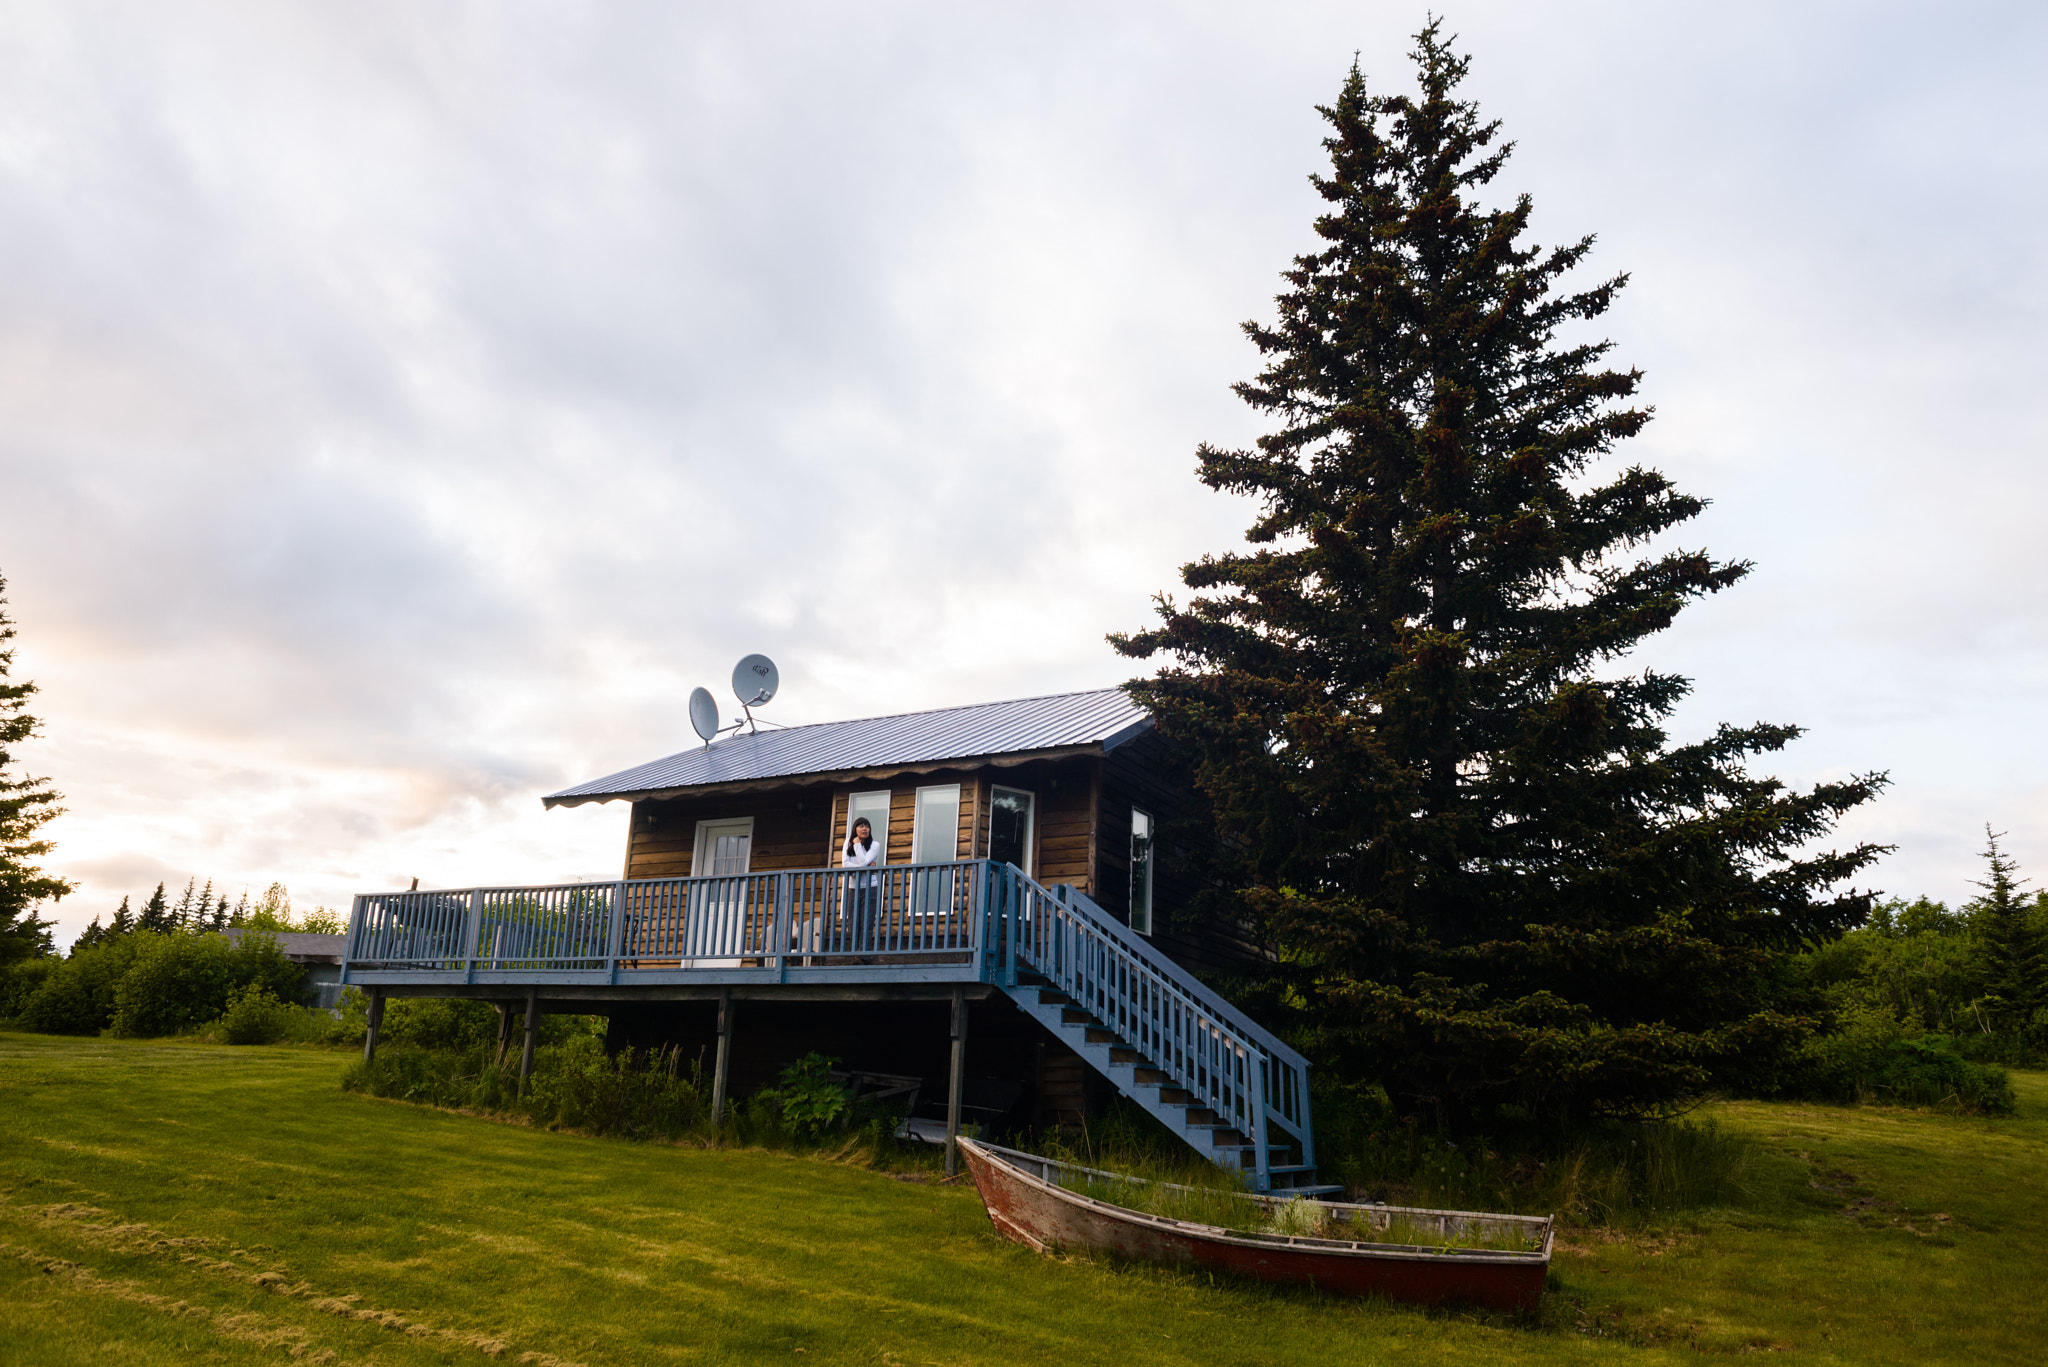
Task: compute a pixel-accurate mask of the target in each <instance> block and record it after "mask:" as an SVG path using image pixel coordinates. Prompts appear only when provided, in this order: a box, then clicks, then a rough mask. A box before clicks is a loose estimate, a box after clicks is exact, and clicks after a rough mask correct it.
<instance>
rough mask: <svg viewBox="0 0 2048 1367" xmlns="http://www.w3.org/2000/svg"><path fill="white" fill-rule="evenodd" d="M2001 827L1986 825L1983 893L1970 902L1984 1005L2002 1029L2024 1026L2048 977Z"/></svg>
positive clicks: (2040, 999) (2040, 998)
mask: <svg viewBox="0 0 2048 1367" xmlns="http://www.w3.org/2000/svg"><path fill="white" fill-rule="evenodd" d="M2004 834H2005V833H2004V832H2002V831H1993V830H1992V829H1991V826H1990V824H1989V823H1986V825H1985V827H1984V845H1985V848H1984V856H1983V857H1984V862H1985V864H1986V866H1987V869H1986V872H1987V873H1988V875H1989V876H1988V877H1986V878H1983V879H1980V880H1977V886H1978V887H1980V888H1982V889H1984V895H1983V896H1982V897H1979V898H1977V899H1976V900H1975V901H1974V902H1972V903H1971V904H1970V920H1971V924H1972V925H1973V926H1974V927H1975V929H1976V931H1977V943H1978V945H1979V950H1978V953H1979V954H1980V956H1981V957H1982V961H1983V965H1984V988H1985V995H1984V1001H1983V1006H1984V1008H1985V1011H1986V1014H1988V1015H1989V1016H1990V1018H1991V1020H1992V1022H1993V1023H1994V1024H1995V1025H1997V1026H1998V1027H1999V1028H2000V1029H2001V1030H2012V1031H2019V1030H2025V1029H2026V1028H2027V1027H2028V1026H2029V1024H2030V1023H2031V1022H2032V1020H2033V1015H2034V1011H2035V1009H2036V1008H2037V1007H2039V1006H2041V1005H2042V1004H2043V985H2044V981H2048V952H2044V947H2043V945H2042V944H2041V942H2040V936H2039V934H2038V932H2037V930H2036V927H2035V925H2034V916H2033V914H2032V913H2033V908H2032V907H2030V906H2029V905H2028V904H2027V902H2026V901H2025V900H2023V899H2022V898H2021V896H2020V892H2021V889H2023V888H2024V887H2026V883H2027V880H2025V879H2022V878H2021V877H2020V876H2019V872H2020V868H2019V865H2018V864H2016V863H2014V862H2013V861H2012V860H2011V859H2010V858H2008V857H2007V856H2006V854H2005V852H2004V851H2003V850H2001V849H1999V848H1998V842H1999V841H2000V840H2001V839H2003V838H2004Z"/></svg>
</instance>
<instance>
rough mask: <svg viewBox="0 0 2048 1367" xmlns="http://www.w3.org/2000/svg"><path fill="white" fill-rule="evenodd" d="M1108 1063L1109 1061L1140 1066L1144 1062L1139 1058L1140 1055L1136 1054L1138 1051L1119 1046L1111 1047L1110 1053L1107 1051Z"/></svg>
mask: <svg viewBox="0 0 2048 1367" xmlns="http://www.w3.org/2000/svg"><path fill="white" fill-rule="evenodd" d="M1109 1061H1110V1062H1111V1063H1138V1064H1142V1063H1144V1062H1145V1060H1144V1058H1143V1057H1142V1056H1141V1055H1140V1054H1139V1053H1138V1051H1137V1050H1135V1049H1132V1048H1129V1047H1120V1046H1112V1047H1111V1048H1110V1051H1109Z"/></svg>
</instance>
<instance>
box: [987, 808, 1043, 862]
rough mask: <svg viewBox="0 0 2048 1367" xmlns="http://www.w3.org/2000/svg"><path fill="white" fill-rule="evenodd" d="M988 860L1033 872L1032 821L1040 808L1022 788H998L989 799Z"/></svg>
mask: <svg viewBox="0 0 2048 1367" xmlns="http://www.w3.org/2000/svg"><path fill="white" fill-rule="evenodd" d="M988 805H989V814H988V857H989V858H991V859H993V860H995V861H996V862H997V863H998V864H1015V865H1016V866H1017V867H1018V868H1020V869H1022V870H1023V871H1024V872H1025V873H1027V874H1028V873H1030V872H1031V818H1032V808H1033V807H1035V806H1036V805H1037V799H1035V798H1034V797H1033V796H1032V795H1031V794H1030V793H1027V792H1024V791H1023V790H1022V789H1019V788H998V789H996V790H995V792H994V794H993V795H992V796H991V797H990V798H989V804H988Z"/></svg>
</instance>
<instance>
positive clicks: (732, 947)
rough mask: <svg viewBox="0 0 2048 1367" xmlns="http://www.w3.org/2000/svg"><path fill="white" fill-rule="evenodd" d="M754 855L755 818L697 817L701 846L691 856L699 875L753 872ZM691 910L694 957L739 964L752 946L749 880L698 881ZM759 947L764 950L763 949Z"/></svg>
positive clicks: (708, 963)
mask: <svg viewBox="0 0 2048 1367" xmlns="http://www.w3.org/2000/svg"><path fill="white" fill-rule="evenodd" d="M753 859H754V818H752V817H750V816H742V817H733V818H730V819H727V820H723V821H700V822H698V823H697V850H696V853H695V854H694V855H693V856H691V859H690V874H691V876H692V877H693V878H735V877H738V876H740V875H743V874H745V873H747V872H749V866H750V865H751V864H752V863H753ZM695 887H696V892H695V895H694V896H692V897H691V898H690V916H691V919H692V920H694V921H695V922H696V924H695V925H694V926H693V927H691V933H690V935H689V942H690V957H691V958H692V959H693V960H694V961H695V962H696V964H697V965H698V966H699V967H702V968H737V967H738V966H739V962H740V961H739V957H738V956H739V955H740V954H741V953H743V952H745V951H746V949H747V945H746V929H747V927H746V919H747V897H746V885H745V884H744V883H713V884H710V885H708V886H707V885H703V884H698V885H695ZM757 952H758V950H757Z"/></svg>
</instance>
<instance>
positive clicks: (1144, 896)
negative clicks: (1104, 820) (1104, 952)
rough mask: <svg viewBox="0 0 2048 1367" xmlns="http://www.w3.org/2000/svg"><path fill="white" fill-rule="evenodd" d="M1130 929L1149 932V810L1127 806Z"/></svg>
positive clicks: (1150, 902)
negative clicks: (1129, 813)
mask: <svg viewBox="0 0 2048 1367" xmlns="http://www.w3.org/2000/svg"><path fill="white" fill-rule="evenodd" d="M1131 929H1132V930H1135V931H1137V932H1138V933H1139V934H1140V935H1150V934H1151V933H1152V814H1151V813H1150V812H1144V811H1140V810H1138V809H1137V808H1136V807H1133V808H1131Z"/></svg>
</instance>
